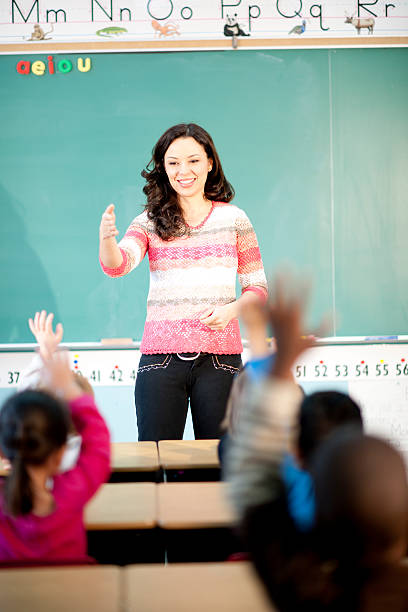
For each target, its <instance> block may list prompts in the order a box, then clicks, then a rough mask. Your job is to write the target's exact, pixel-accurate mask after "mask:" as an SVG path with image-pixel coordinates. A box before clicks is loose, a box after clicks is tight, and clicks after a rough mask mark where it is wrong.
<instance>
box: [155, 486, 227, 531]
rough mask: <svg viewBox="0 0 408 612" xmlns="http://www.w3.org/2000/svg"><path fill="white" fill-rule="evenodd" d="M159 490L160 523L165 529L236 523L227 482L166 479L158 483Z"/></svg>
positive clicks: (202, 527)
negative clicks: (171, 480) (227, 491)
mask: <svg viewBox="0 0 408 612" xmlns="http://www.w3.org/2000/svg"><path fill="white" fill-rule="evenodd" d="M157 491H158V524H159V526H160V527H162V528H163V529H205V528H210V529H213V528H219V527H231V526H233V525H234V522H235V521H234V514H233V511H232V508H231V507H230V505H229V503H228V500H227V498H226V483H224V482H197V483H196V482H165V483H160V484H158V485H157Z"/></svg>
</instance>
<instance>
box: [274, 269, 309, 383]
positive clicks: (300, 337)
mask: <svg viewBox="0 0 408 612" xmlns="http://www.w3.org/2000/svg"><path fill="white" fill-rule="evenodd" d="M307 293H308V291H307V287H306V286H305V284H304V283H295V282H294V281H293V280H287V279H286V280H284V278H283V276H278V277H277V279H276V281H275V283H274V284H273V287H272V291H271V297H270V299H269V302H268V305H267V315H268V320H269V323H270V324H271V326H272V330H273V334H274V336H275V341H276V345H277V352H276V359H275V362H274V366H273V371H272V374H273V375H275V376H278V377H281V378H291V377H292V375H291V368H292V366H293V364H294V363H295V361H296V359H297V357H298V356H299V355H300V354H301V353H303V351H305V350H306V349H308V348H310V347H312V346H313V345H314V344H315V336H314V335H305V330H304V315H305V310H306V297H305V296H307Z"/></svg>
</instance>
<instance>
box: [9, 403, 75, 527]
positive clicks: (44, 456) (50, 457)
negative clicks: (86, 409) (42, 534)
mask: <svg viewBox="0 0 408 612" xmlns="http://www.w3.org/2000/svg"><path fill="white" fill-rule="evenodd" d="M70 423H71V420H70V416H69V412H68V410H67V408H66V407H65V405H64V404H63V403H62V402H60V401H59V400H58V399H56V398H55V397H53V396H51V395H49V394H48V393H44V392H42V391H23V392H22V393H17V394H15V395H12V396H11V397H10V398H9V399H8V400H7V401H6V402H5V404H4V405H3V408H2V409H1V410H0V448H1V451H2V453H3V455H4V456H5V457H6V458H7V459H8V460H9V461H10V463H11V472H10V475H9V476H8V478H7V480H6V485H5V506H6V510H7V511H8V512H9V513H10V514H12V515H14V516H17V515H20V514H27V513H28V512H30V511H31V509H32V506H33V494H32V490H31V485H30V478H29V473H28V470H29V468H30V466H33V467H34V466H43V465H46V464H47V465H49V469H50V474H49V475H50V476H51V475H52V472H53V471H54V467H53V466H55V472H56V471H57V469H58V462H59V458H60V457H62V452H61V451H62V450H63V448H64V445H65V443H66V440H67V435H68V431H69V428H70Z"/></svg>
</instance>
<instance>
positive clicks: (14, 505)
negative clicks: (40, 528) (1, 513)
mask: <svg viewBox="0 0 408 612" xmlns="http://www.w3.org/2000/svg"><path fill="white" fill-rule="evenodd" d="M4 493H5V495H4V502H5V510H6V512H7V513H8V514H11V516H19V515H20V514H28V513H29V512H31V510H32V508H33V502H34V500H33V493H32V490H31V485H30V477H29V475H28V472H27V469H26V466H25V465H24V462H23V460H22V458H21V456H20V455H17V456H16V458H15V460H14V461H13V466H12V470H11V472H10V474H9V476H8V478H6V483H5V486H4Z"/></svg>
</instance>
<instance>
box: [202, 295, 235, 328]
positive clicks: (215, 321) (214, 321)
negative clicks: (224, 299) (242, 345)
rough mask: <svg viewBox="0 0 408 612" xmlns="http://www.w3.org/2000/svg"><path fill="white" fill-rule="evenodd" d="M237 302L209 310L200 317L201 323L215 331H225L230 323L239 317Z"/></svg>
mask: <svg viewBox="0 0 408 612" xmlns="http://www.w3.org/2000/svg"><path fill="white" fill-rule="evenodd" d="M235 304H236V302H231V304H224V305H223V306H215V308H207V309H206V310H205V311H204V312H203V313H202V315H201V316H200V321H201V323H203V325H206V326H207V327H209V328H210V329H211V330H213V331H223V330H224V329H225V328H226V327H227V325H228V323H229V322H230V321H231V320H232V319H235V318H236V316H237V312H236V306H235Z"/></svg>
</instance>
